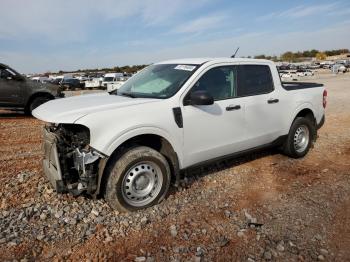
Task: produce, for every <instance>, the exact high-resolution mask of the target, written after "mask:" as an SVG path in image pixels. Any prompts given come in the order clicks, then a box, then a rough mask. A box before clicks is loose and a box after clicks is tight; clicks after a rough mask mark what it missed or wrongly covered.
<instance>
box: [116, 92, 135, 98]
mask: <svg viewBox="0 0 350 262" xmlns="http://www.w3.org/2000/svg"><path fill="white" fill-rule="evenodd" d="M117 95H120V96H127V97H131V98H136V96H135V95H134V94H133V93H126V92H124V93H119V92H117Z"/></svg>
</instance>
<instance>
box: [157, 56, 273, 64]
mask: <svg viewBox="0 0 350 262" xmlns="http://www.w3.org/2000/svg"><path fill="white" fill-rule="evenodd" d="M207 62H212V63H230V62H250V63H262V62H263V63H268V64H271V63H273V62H272V61H270V60H266V59H252V58H230V57H214V58H213V57H203V58H183V59H174V60H167V61H162V62H158V63H156V64H190V65H201V64H204V63H207Z"/></svg>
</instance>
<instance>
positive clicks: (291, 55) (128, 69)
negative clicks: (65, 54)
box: [58, 49, 349, 74]
mask: <svg viewBox="0 0 350 262" xmlns="http://www.w3.org/2000/svg"><path fill="white" fill-rule="evenodd" d="M346 53H349V49H335V50H326V51H319V50H317V49H312V50H306V51H298V52H291V51H288V52H285V53H283V54H282V55H281V56H279V57H278V56H276V55H273V56H269V55H263V54H262V55H256V56H254V58H256V59H268V60H272V61H275V62H277V61H289V62H298V61H302V59H303V58H305V57H308V58H310V57H311V58H312V57H315V58H317V59H318V60H325V59H326V58H327V56H333V55H341V54H346ZM247 58H251V56H248V57H247ZM146 66H147V65H132V66H129V65H126V66H114V67H110V68H94V69H79V70H77V71H74V72H77V73H90V72H106V73H108V72H116V73H128V74H134V73H136V72H137V71H140V70H141V69H143V68H145V67H146ZM74 72H72V71H70V72H67V71H62V70H60V71H59V72H58V73H59V74H64V73H74Z"/></svg>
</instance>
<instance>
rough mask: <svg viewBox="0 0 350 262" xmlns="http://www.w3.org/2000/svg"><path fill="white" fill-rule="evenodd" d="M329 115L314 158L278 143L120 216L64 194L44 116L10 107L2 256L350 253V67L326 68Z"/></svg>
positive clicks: (190, 178) (3, 158) (1, 160)
mask: <svg viewBox="0 0 350 262" xmlns="http://www.w3.org/2000/svg"><path fill="white" fill-rule="evenodd" d="M315 78H316V79H317V80H315V79H313V81H317V82H321V83H324V84H325V86H326V88H327V90H328V105H327V112H326V123H325V125H324V126H323V128H322V129H321V130H319V132H318V136H319V137H318V140H317V142H316V144H315V146H314V148H313V149H312V150H311V151H310V152H309V154H308V155H307V156H306V157H305V158H303V159H298V160H296V159H289V158H288V157H285V156H283V155H281V154H280V153H279V152H278V151H277V150H266V151H263V152H261V153H256V154H252V155H248V156H246V157H241V158H238V159H232V160H228V161H225V162H222V163H217V165H211V166H207V167H203V168H200V169H196V170H189V171H188V172H187V176H186V177H185V178H184V179H183V180H182V182H181V187H180V188H179V189H173V190H172V193H171V194H170V196H169V197H168V198H167V199H166V200H165V201H163V202H162V203H161V204H159V205H158V206H156V207H152V208H149V209H147V210H145V211H140V212H136V213H132V214H119V213H118V212H114V211H112V210H110V209H109V207H108V206H107V205H106V203H105V202H104V201H103V200H102V199H101V200H92V199H89V198H87V197H85V196H79V197H76V198H74V197H72V196H70V195H57V194H56V193H55V192H52V190H51V188H50V186H49V184H48V182H47V181H46V179H45V177H44V174H43V171H42V168H41V161H40V160H41V158H42V156H41V129H42V126H43V123H42V122H40V121H38V120H36V119H34V118H32V117H27V116H24V115H22V114H19V113H11V112H7V111H1V112H0V184H1V185H2V186H1V187H0V229H1V231H0V260H1V261H3V260H11V261H12V260H14V259H17V260H18V261H19V260H21V259H24V260H23V261H31V260H41V261H52V260H73V261H113V260H114V261H251V262H252V261H265V260H275V261H314V260H315V261H317V260H325V261H350V103H349V100H350V74H349V73H347V74H344V75H338V76H333V75H330V74H322V75H319V76H317V77H315Z"/></svg>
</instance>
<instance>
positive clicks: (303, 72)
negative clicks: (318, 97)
mask: <svg viewBox="0 0 350 262" xmlns="http://www.w3.org/2000/svg"><path fill="white" fill-rule="evenodd" d="M296 75H297V76H313V75H314V72H312V71H311V70H308V69H298V70H297V72H296Z"/></svg>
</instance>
